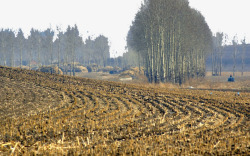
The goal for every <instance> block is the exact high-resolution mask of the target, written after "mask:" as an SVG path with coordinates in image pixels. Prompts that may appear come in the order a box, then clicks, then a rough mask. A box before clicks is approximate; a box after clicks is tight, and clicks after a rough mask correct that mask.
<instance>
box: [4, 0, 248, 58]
mask: <svg viewBox="0 0 250 156" xmlns="http://www.w3.org/2000/svg"><path fill="white" fill-rule="evenodd" d="M142 1H143V0H0V6H1V7H0V28H11V29H13V30H17V29H18V28H22V29H23V31H24V32H25V33H26V34H27V33H29V31H30V29H31V28H32V27H33V28H35V29H39V30H41V31H42V30H45V29H46V28H49V27H50V25H51V27H52V28H53V29H55V28H56V26H57V25H58V26H61V27H62V30H63V31H64V30H65V29H66V27H67V26H68V25H71V26H73V25H74V24H77V26H78V28H79V30H80V33H81V35H82V37H83V38H84V39H85V38H87V36H93V37H96V36H98V35H99V34H102V35H104V36H106V37H108V38H109V41H110V46H111V56H114V55H116V56H117V55H121V54H122V53H123V52H125V46H126V35H127V32H128V30H129V26H130V25H131V23H132V20H133V19H134V16H135V14H136V12H137V11H138V9H139V8H140V5H141V2H142ZM189 1H190V5H191V6H192V7H193V8H196V9H197V10H199V11H201V13H202V14H203V15H204V16H205V18H206V20H207V23H208V25H209V26H210V28H211V30H212V31H213V33H215V32H217V31H221V32H225V33H227V34H228V35H229V37H232V36H234V35H235V34H238V36H239V40H241V39H242V38H243V36H246V38H247V42H248V41H250V19H249V17H248V16H249V15H250V9H248V8H247V7H248V6H250V0H189ZM116 51H117V54H116Z"/></svg>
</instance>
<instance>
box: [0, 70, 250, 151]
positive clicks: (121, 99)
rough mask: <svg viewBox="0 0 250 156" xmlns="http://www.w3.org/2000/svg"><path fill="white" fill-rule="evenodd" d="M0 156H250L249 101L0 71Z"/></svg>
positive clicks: (242, 96) (206, 93)
mask: <svg viewBox="0 0 250 156" xmlns="http://www.w3.org/2000/svg"><path fill="white" fill-rule="evenodd" d="M0 87H1V90H0V103H1V104H0V127H1V128H0V155H8V154H14V155H36V154H45V155H49V154H51V155H67V154H68V155H176V154H185V155H189V154H191V155H193V154H198V155H214V154H216V155H218V154H221V155H223V154H229V155H231V154H241V155H247V154H249V152H250V144H249V143H250V134H249V132H250V121H249V118H250V114H249V112H250V109H249V105H250V98H249V97H250V93H248V92H242V93H241V94H240V96H238V95H236V94H235V92H222V91H212V92H211V91H206V90H188V89H176V88H174V87H173V88H171V89H166V88H164V87H158V88H155V87H145V86H143V85H133V84H122V83H118V82H107V81H99V80H91V79H85V78H75V77H69V76H60V75H50V74H45V73H40V72H35V71H28V70H21V69H15V68H6V67H0Z"/></svg>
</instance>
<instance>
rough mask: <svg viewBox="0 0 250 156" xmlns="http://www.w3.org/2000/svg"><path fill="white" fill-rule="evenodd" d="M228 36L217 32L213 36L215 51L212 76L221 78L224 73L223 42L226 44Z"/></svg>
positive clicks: (213, 53)
mask: <svg viewBox="0 0 250 156" xmlns="http://www.w3.org/2000/svg"><path fill="white" fill-rule="evenodd" d="M226 39H227V35H226V34H224V33H222V32H217V33H216V34H215V36H213V51H212V75H214V76H218V75H220V76H221V72H222V55H223V41H224V42H225V41H226Z"/></svg>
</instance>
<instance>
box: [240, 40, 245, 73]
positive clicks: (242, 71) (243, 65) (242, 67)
mask: <svg viewBox="0 0 250 156" xmlns="http://www.w3.org/2000/svg"><path fill="white" fill-rule="evenodd" d="M241 45H242V55H241V76H243V75H244V67H245V55H246V37H244V39H243V40H241Z"/></svg>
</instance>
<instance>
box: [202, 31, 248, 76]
mask: <svg viewBox="0 0 250 156" xmlns="http://www.w3.org/2000/svg"><path fill="white" fill-rule="evenodd" d="M228 42H229V43H231V45H227V43H228ZM247 52H249V44H247V43H246V38H245V37H244V39H242V40H241V41H239V40H238V37H237V35H235V36H234V37H233V39H232V40H231V41H230V40H229V38H228V35H227V34H225V33H223V32H217V33H216V34H215V35H214V36H213V51H212V53H211V56H209V57H208V61H207V65H209V66H211V67H210V68H211V70H212V75H213V76H221V75H222V71H223V70H224V71H225V70H227V71H232V72H233V76H235V72H236V70H237V71H241V75H242V76H243V75H244V71H246V70H247V67H246V66H249V65H248V64H249V61H248V58H249V57H248V56H249V55H247Z"/></svg>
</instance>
